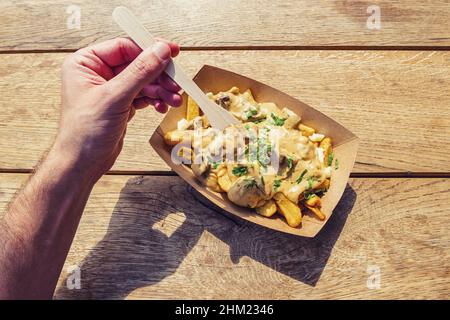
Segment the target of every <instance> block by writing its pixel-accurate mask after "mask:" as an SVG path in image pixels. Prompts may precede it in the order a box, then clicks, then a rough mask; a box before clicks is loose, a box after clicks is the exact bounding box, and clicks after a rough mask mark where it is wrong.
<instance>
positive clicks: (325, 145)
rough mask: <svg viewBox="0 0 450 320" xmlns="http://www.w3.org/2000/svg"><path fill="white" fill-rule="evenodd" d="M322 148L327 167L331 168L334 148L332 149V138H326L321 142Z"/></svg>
mask: <svg viewBox="0 0 450 320" xmlns="http://www.w3.org/2000/svg"><path fill="white" fill-rule="evenodd" d="M320 147H321V148H322V149H323V159H324V163H325V166H331V163H330V161H329V160H331V159H330V158H329V157H330V154H331V152H333V150H332V147H331V138H328V137H326V138H324V139H323V140H322V141H321V142H320Z"/></svg>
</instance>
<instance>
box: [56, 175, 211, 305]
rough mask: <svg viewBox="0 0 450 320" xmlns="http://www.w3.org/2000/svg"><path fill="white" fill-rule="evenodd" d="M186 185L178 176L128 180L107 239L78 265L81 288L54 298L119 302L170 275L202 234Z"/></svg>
mask: <svg viewBox="0 0 450 320" xmlns="http://www.w3.org/2000/svg"><path fill="white" fill-rule="evenodd" d="M186 186H187V185H186V184H185V183H180V181H179V179H178V178H177V177H165V178H159V179H155V178H143V177H137V178H132V179H130V180H128V182H127V184H126V185H125V187H124V188H123V189H122V190H121V193H120V197H119V200H118V202H117V204H116V206H115V208H114V212H113V214H112V217H111V221H110V224H109V226H108V231H107V233H106V235H105V236H104V238H103V239H102V240H101V241H100V242H99V243H98V244H97V245H96V246H95V248H94V249H93V250H91V252H90V253H89V255H88V256H87V257H86V258H85V259H84V260H83V262H82V263H81V264H80V268H81V270H82V285H81V289H78V290H68V289H67V288H66V287H61V288H59V290H58V291H57V292H56V295H55V296H56V297H58V298H68V299H123V298H125V297H126V296H127V295H128V294H129V293H130V292H132V291H133V290H134V289H136V288H140V287H144V286H148V285H152V284H155V283H157V282H159V281H161V280H162V279H163V278H165V277H167V276H169V275H171V274H172V273H174V272H175V271H176V269H177V268H178V266H179V265H180V264H181V262H182V261H183V259H184V258H185V257H186V255H187V254H188V253H189V251H190V250H191V249H192V248H193V247H194V245H195V244H196V243H197V241H198V239H199V238H200V235H201V234H202V232H203V226H202V224H201V223H198V219H196V218H195V217H192V216H191V215H192V212H195V210H193V209H192V207H193V206H196V201H195V199H193V197H192V196H190V195H189V193H187V192H186ZM174 197H177V199H179V200H180V201H178V200H177V201H174ZM180 198H181V199H180ZM181 206H182V207H181ZM205 209H206V208H205ZM197 211H198V209H197ZM190 212H191V213H190ZM169 214H172V215H171V218H170V219H167V220H168V221H166V218H167V216H168V215H169ZM184 215H185V217H184ZM182 220H184V221H182ZM155 226H157V227H156V228H155ZM158 229H159V230H158ZM171 231H173V233H171ZM64 283H65V282H64Z"/></svg>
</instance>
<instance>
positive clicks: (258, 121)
mask: <svg viewBox="0 0 450 320" xmlns="http://www.w3.org/2000/svg"><path fill="white" fill-rule="evenodd" d="M264 120H266V119H264V118H263V119H255V120H252V122H253V123H261V122H263V121H264Z"/></svg>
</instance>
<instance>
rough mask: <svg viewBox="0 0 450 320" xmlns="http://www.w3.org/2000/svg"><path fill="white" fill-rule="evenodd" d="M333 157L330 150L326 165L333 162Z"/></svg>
mask: <svg viewBox="0 0 450 320" xmlns="http://www.w3.org/2000/svg"><path fill="white" fill-rule="evenodd" d="M333 158H334V153H333V152H331V153H330V154H329V155H328V161H327V164H328V166H331V164H332V163H333Z"/></svg>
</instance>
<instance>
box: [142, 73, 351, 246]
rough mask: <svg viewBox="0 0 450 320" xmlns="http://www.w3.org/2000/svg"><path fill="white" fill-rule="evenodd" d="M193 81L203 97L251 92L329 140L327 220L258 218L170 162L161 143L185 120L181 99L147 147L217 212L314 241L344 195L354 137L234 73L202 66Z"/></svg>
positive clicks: (309, 109)
mask: <svg viewBox="0 0 450 320" xmlns="http://www.w3.org/2000/svg"><path fill="white" fill-rule="evenodd" d="M194 81H195V82H196V83H197V84H198V86H199V87H200V88H201V89H202V90H203V91H204V92H205V93H206V92H213V93H217V92H218V91H226V90H229V89H230V88H231V87H233V86H236V87H238V88H239V89H240V91H241V92H244V91H245V90H246V89H251V91H252V93H253V96H254V97H255V100H256V101H258V102H274V103H276V104H277V105H278V107H279V108H283V107H288V108H289V109H291V110H292V111H294V112H295V113H297V114H298V115H300V116H301V119H302V120H301V121H302V123H304V124H306V125H308V126H311V127H313V128H315V129H316V131H317V132H319V133H322V134H325V135H326V136H329V137H331V139H332V142H333V152H334V155H335V157H334V158H335V159H338V162H339V167H338V169H337V170H335V166H334V163H333V172H332V175H331V186H330V189H329V190H328V192H327V193H326V194H325V196H324V197H323V198H322V211H323V212H324V213H325V215H326V217H327V218H326V220H325V221H320V220H318V219H317V218H315V217H313V216H311V215H309V214H305V215H304V216H303V221H302V225H301V226H300V227H299V228H292V227H289V226H288V225H287V223H286V221H285V220H284V218H283V217H281V215H278V214H277V215H275V216H274V218H266V217H262V216H260V215H258V214H257V213H256V212H255V211H254V210H252V209H247V208H243V207H240V206H237V205H234V204H233V203H232V202H231V201H229V200H228V199H227V196H226V193H217V192H213V191H211V190H209V189H207V188H206V187H205V186H203V185H202V184H201V183H200V182H199V181H198V180H197V179H196V178H195V176H194V175H193V173H192V171H191V170H190V168H189V167H187V166H185V165H176V164H174V163H173V162H172V161H171V157H170V154H171V147H170V146H167V145H166V144H165V143H164V139H163V137H164V134H165V133H166V132H168V131H172V130H174V129H176V128H177V122H178V120H180V119H181V118H184V117H186V101H187V99H183V100H184V102H183V105H182V106H181V107H179V108H171V109H170V111H169V112H168V113H167V115H166V116H165V118H164V119H163V121H162V122H161V124H160V125H159V127H158V128H157V129H156V131H155V132H154V133H153V135H152V137H151V138H150V144H151V146H152V147H153V148H154V149H155V150H156V152H157V153H158V154H159V155H160V156H161V158H162V159H163V160H164V161H165V162H166V163H167V164H168V165H169V166H170V167H171V168H172V170H173V171H175V172H176V173H177V174H178V175H179V176H180V177H182V178H183V179H184V180H185V181H186V182H187V183H189V184H190V185H191V186H192V187H193V188H195V189H196V190H197V191H198V192H199V193H200V194H202V195H203V196H204V197H206V198H207V199H208V200H209V201H211V202H212V203H214V204H215V205H217V206H218V207H219V208H221V209H223V210H225V211H227V212H229V213H231V214H233V215H235V216H238V217H240V218H242V219H245V220H248V221H251V222H253V223H256V224H259V225H261V226H264V227H267V228H270V229H274V230H278V231H282V232H286V233H291V234H295V235H298V236H304V237H314V236H315V235H316V234H317V233H318V232H319V231H320V229H322V227H323V226H324V225H325V223H327V221H328V220H329V218H330V216H331V214H332V213H333V209H334V208H335V207H336V205H337V203H338V202H339V199H340V198H341V196H342V194H343V193H344V190H345V187H346V185H347V181H348V179H349V176H350V172H351V170H352V168H353V164H354V162H355V158H356V151H357V148H358V137H356V136H355V135H354V134H353V133H352V132H350V131H349V130H347V129H346V128H344V127H343V126H342V125H340V124H339V123H337V122H336V121H334V120H332V119H330V118H329V117H327V116H326V115H324V114H323V113H321V112H319V111H317V110H315V109H314V108H312V107H310V106H308V105H306V104H304V103H303V102H301V101H299V100H297V99H294V98H293V97H291V96H289V95H287V94H285V93H283V92H281V91H279V90H276V89H274V88H272V87H269V86H267V85H265V84H263V83H260V82H258V81H255V80H252V79H250V78H247V77H244V76H241V75H239V74H236V73H234V72H230V71H227V70H223V69H220V68H217V67H213V66H209V65H205V66H203V67H202V68H201V69H200V71H199V72H198V73H197V75H196V76H195V77H194Z"/></svg>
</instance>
